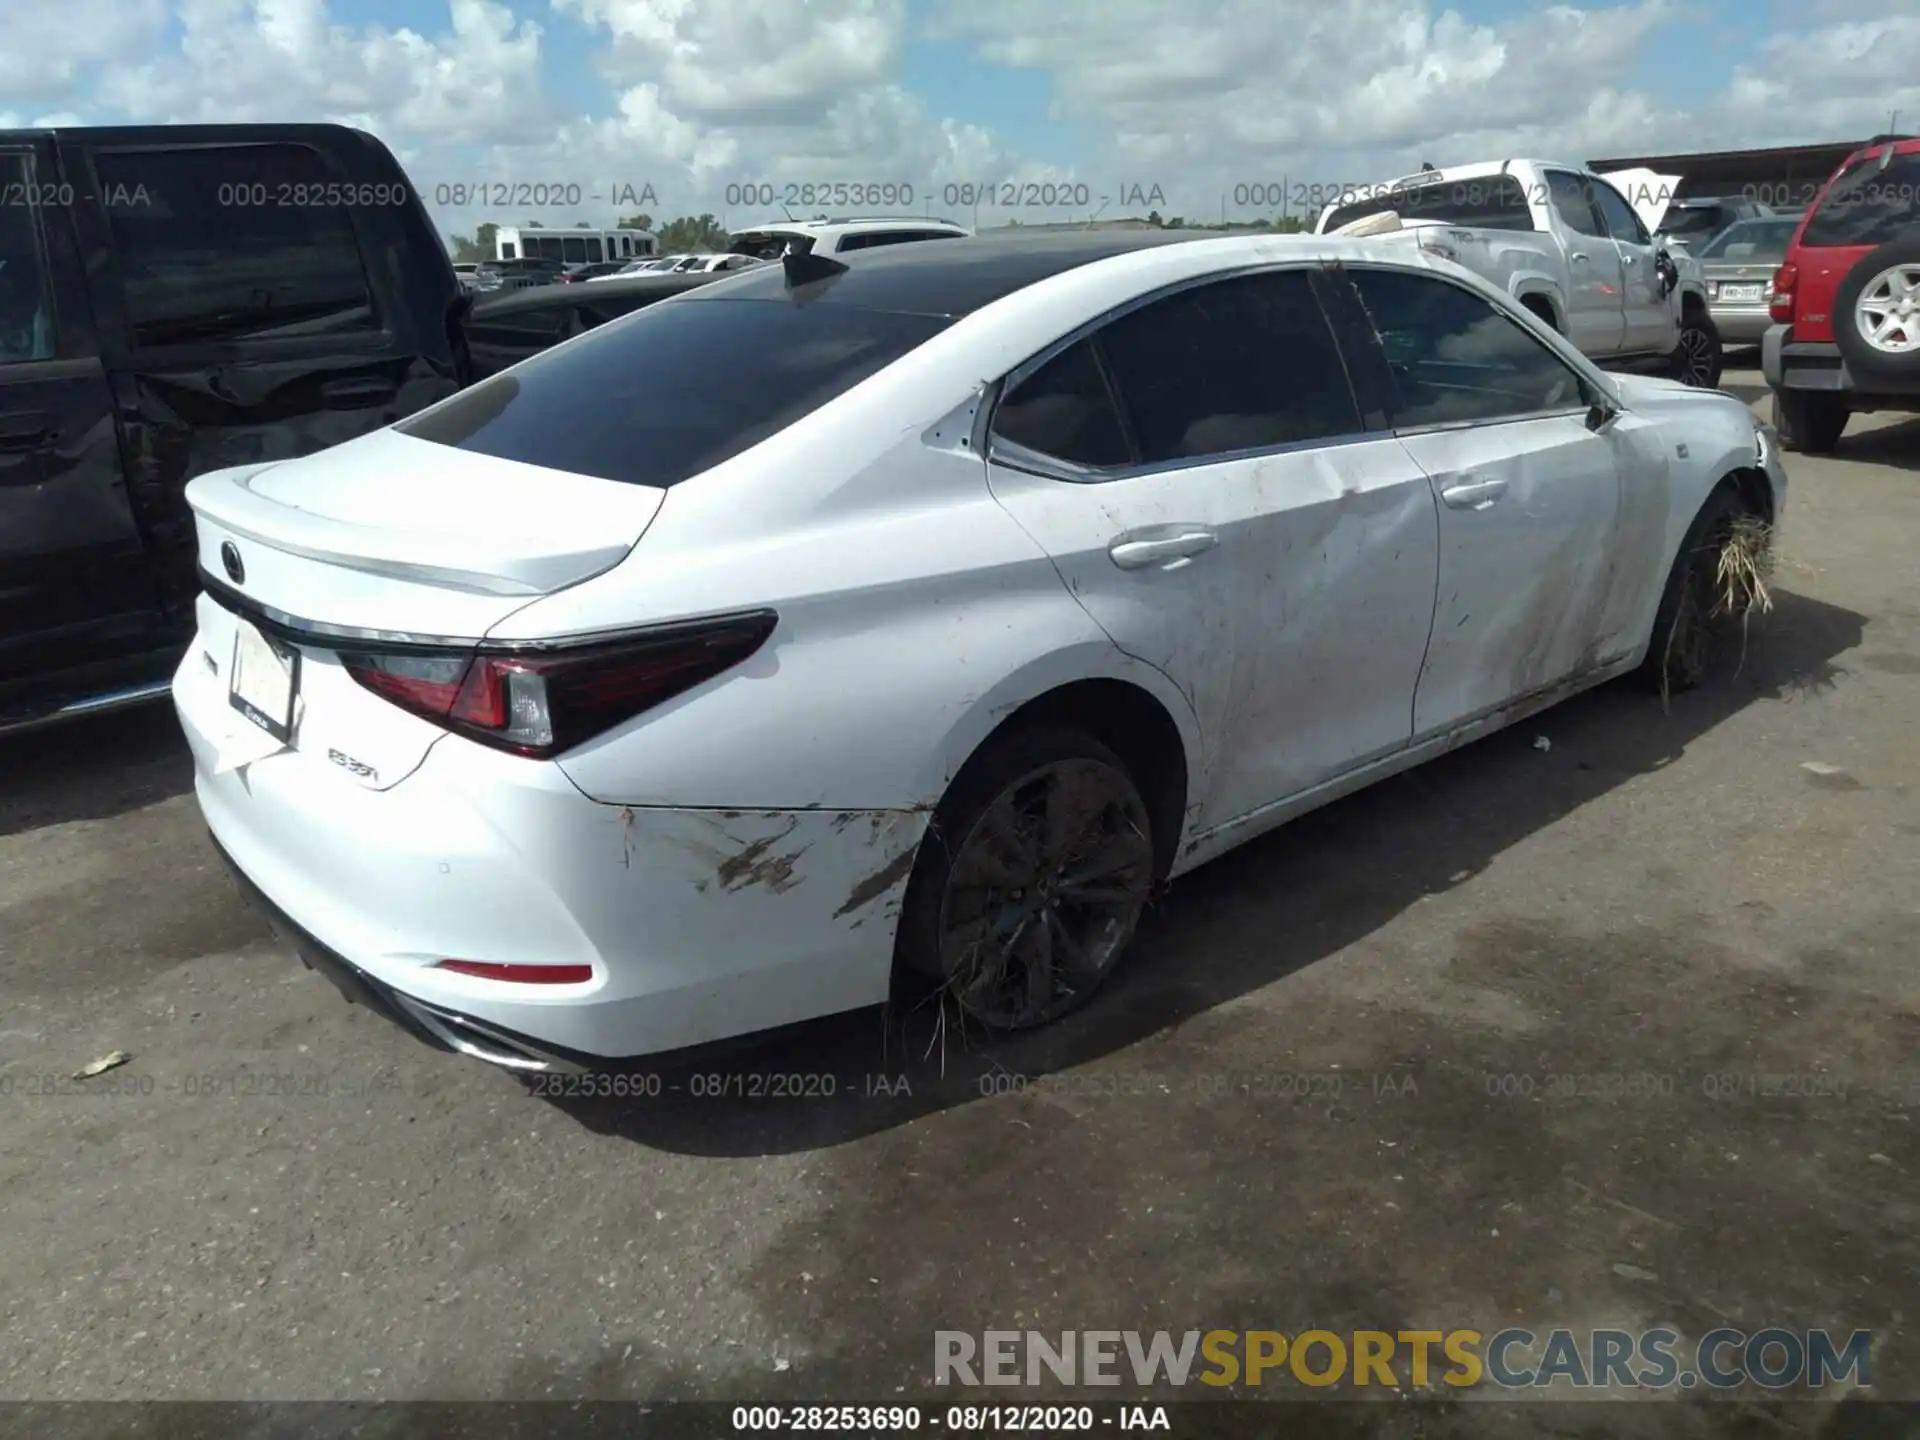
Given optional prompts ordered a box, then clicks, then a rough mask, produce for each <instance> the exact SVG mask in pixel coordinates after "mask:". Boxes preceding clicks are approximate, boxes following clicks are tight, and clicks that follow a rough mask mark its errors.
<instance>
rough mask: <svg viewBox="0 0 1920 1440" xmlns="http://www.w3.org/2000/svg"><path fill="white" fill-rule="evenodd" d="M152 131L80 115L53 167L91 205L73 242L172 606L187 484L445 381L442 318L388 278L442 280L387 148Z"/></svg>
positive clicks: (435, 393) (378, 414)
mask: <svg viewBox="0 0 1920 1440" xmlns="http://www.w3.org/2000/svg"><path fill="white" fill-rule="evenodd" d="M303 128H304V127H303ZM316 128H317V127H316ZM155 133H156V132H154V131H128V132H122V134H121V135H116V134H115V133H114V132H111V131H108V132H89V134H88V137H87V143H86V145H85V148H84V151H82V152H81V153H79V154H77V155H70V156H69V168H70V169H72V170H75V171H77V172H79V173H82V174H85V175H87V176H89V177H90V183H91V184H92V186H93V187H94V190H95V193H97V194H98V196H99V197H100V199H101V202H102V205H101V228H100V230H99V233H96V234H93V235H91V236H86V237H83V242H84V241H90V242H91V245H90V249H91V250H92V252H93V254H92V258H91V260H90V266H89V273H90V274H93V275H95V276H97V277H98V278H97V282H96V285H95V295H96V298H97V304H98V311H99V321H100V328H101V339H102V348H103V351H104V354H105V358H106V361H107V366H108V372H109V376H110V379H111V383H112V385H113V390H114V402H115V405H116V408H117V411H118V415H119V418H120V424H121V433H122V437H123V440H124V443H125V446H126V459H127V475H128V484H129V489H130V494H131V498H132V502H133V508H134V514H135V516H136V518H137V519H138V520H139V522H140V525H141V528H142V530H143V531H144V532H145V534H146V536H147V538H148V540H149V542H150V544H151V546H152V548H153V551H154V553H155V555H156V558H157V562H158V565H159V571H160V584H161V595H162V599H163V601H164V603H165V604H166V605H168V606H169V608H170V609H172V610H173V611H174V612H176V613H185V612H186V611H187V609H188V607H190V605H191V602H192V598H193V595H194V593H195V590H196V588H197V587H196V582H195V578H194V572H195V562H194V536H193V525H192V517H191V514H190V512H189V510H188V508H187V505H186V501H185V499H184V495H183V490H184V487H185V485H186V483H187V481H189V480H190V479H191V478H192V477H193V476H195V475H198V474H200V473H202V472H204V471H208V470H215V469H220V468H223V467H226V466H233V465H246V464H253V463H256V462H260V461H272V460H283V459H289V458H292V457H294V456H298V455H305V454H309V453H311V452H313V451H316V450H322V449H325V448H326V447H327V446H330V445H336V444H338V443H340V442H341V441H343V440H349V439H352V438H353V437H355V436H357V435H362V434H365V433H366V432H368V431H370V430H374V429H378V428H379V427H381V426H383V425H386V424H388V423H390V422H392V421H394V420H397V419H399V418H400V417H401V416H403V415H407V414H410V413H411V412H413V411H414V410H417V409H420V408H421V407H422V406H424V405H427V404H430V403H432V402H433V401H435V400H437V399H440V398H442V397H443V396H445V395H447V394H449V393H451V392H452V390H453V389H454V388H456V386H457V383H458V381H457V377H456V376H455V375H454V374H453V373H452V371H451V368H450V366H449V363H448V353H449V352H448V349H447V341H448V337H447V335H446V334H445V332H444V331H442V332H441V333H439V334H437V335H436V334H433V333H431V332H426V333H423V331H422V327H421V326H420V325H419V324H418V323H417V317H416V314H415V311H414V309H413V308H412V306H413V302H414V301H415V300H416V299H417V297H415V296H412V295H409V294H407V293H406V287H407V286H408V285H409V284H411V283H414V281H415V279H416V277H419V279H420V283H423V284H424V283H425V281H426V280H427V279H428V278H431V279H433V280H435V281H436V282H437V281H438V280H440V279H443V278H445V277H439V276H437V275H435V276H432V277H428V276H427V275H426V272H425V270H424V269H423V268H422V267H421V265H420V263H419V262H420V259H421V257H419V256H416V255H414V254H413V253H411V250H410V249H409V248H408V246H409V241H408V239H407V237H406V235H405V233H403V232H402V231H401V229H400V228H399V226H398V224H397V223H396V222H397V219H398V218H399V217H401V216H402V212H403V210H404V208H405V207H407V206H411V205H414V204H415V203H417V202H415V201H414V199H413V197H412V196H411V194H410V193H409V191H408V188H407V186H406V183H405V177H404V176H402V175H401V174H400V173H399V172H398V170H397V169H396V168H394V167H393V166H392V165H391V162H390V161H388V162H387V163H386V164H385V165H384V166H377V165H374V164H372V162H371V161H370V160H368V161H365V163H362V162H363V158H364V157H362V156H361V155H360V154H359V153H358V152H355V153H348V152H346V151H344V150H342V151H334V150H329V149H328V148H327V141H326V138H325V136H324V135H315V134H314V133H313V132H312V131H306V132H305V134H304V136H303V138H290V137H287V136H285V135H284V134H283V136H282V137H274V136H273V135H272V133H271V132H268V133H267V134H266V135H264V136H263V138H262V139H260V140H258V141H255V142H252V143H236V142H233V141H224V142H219V143H212V142H208V143H201V142H199V141H198V140H197V135H204V134H205V133H206V132H205V131H200V132H194V131H188V132H185V136H184V137H183V138H182V139H180V140H173V139H168V140H166V141H164V142H160V143H156V142H155V140H154V136H155ZM159 133H162V134H164V133H165V132H159ZM332 133H333V134H336V135H339V136H347V135H348V133H349V132H345V131H336V132H332ZM123 136H124V138H123ZM367 153H368V155H371V154H372V152H371V151H369V152H367ZM441 259H442V261H444V254H442V256H441ZM450 274H451V272H450V271H449V272H448V275H449V276H450ZM448 283H451V282H450V281H449V282H448ZM455 293H456V294H457V288H456V290H455Z"/></svg>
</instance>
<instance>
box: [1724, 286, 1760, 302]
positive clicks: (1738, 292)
mask: <svg viewBox="0 0 1920 1440" xmlns="http://www.w3.org/2000/svg"><path fill="white" fill-rule="evenodd" d="M1720 298H1721V299H1722V300H1758V299H1759V298H1760V287H1759V286H1758V285H1722V286H1721V287H1720Z"/></svg>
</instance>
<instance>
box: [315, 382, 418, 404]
mask: <svg viewBox="0 0 1920 1440" xmlns="http://www.w3.org/2000/svg"><path fill="white" fill-rule="evenodd" d="M399 392H400V387H399V386H398V385H397V384H395V383H394V382H393V381H391V380H388V379H385V378H382V377H380V376H375V377H374V378H372V379H369V380H329V381H327V382H326V384H324V385H322V386H321V387H320V398H321V399H322V400H323V401H325V402H326V405H327V407H328V408H329V409H332V410H351V409H354V408H356V407H358V406H361V405H384V404H385V403H386V402H387V401H389V400H391V399H393V397H394V396H395V395H397V394H398V393H399Z"/></svg>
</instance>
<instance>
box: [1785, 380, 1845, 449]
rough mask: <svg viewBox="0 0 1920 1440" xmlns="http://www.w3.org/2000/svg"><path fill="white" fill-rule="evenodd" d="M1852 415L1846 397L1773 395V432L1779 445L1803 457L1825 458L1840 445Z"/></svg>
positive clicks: (1819, 392)
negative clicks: (1816, 456)
mask: <svg viewBox="0 0 1920 1440" xmlns="http://www.w3.org/2000/svg"><path fill="white" fill-rule="evenodd" d="M1852 418H1853V412H1852V411H1851V410H1849V409H1848V408H1847V402H1846V399H1845V397H1843V396H1841V395H1839V394H1835V393H1831V392H1829V391H1825V390H1776V391H1774V392H1773V428H1774V429H1775V430H1776V431H1778V432H1779V435H1780V443H1781V444H1782V445H1784V446H1786V448H1787V449H1789V450H1798V451H1799V452H1800V453H1801V454H1803V455H1825V454H1827V453H1828V452H1829V451H1830V450H1832V449H1833V447H1834V446H1836V445H1838V444H1839V443H1840V435H1841V432H1842V431H1844V430H1845V429H1846V428H1847V421H1848V420H1850V419H1852Z"/></svg>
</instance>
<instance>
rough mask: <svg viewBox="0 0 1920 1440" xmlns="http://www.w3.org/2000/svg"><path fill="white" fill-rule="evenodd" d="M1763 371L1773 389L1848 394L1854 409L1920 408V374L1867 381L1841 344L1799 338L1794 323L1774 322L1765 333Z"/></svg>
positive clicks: (1762, 351)
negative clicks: (1854, 368)
mask: <svg viewBox="0 0 1920 1440" xmlns="http://www.w3.org/2000/svg"><path fill="white" fill-rule="evenodd" d="M1760 372H1761V374H1762V375H1764V376H1765V377H1766V381H1767V384H1768V386H1770V387H1771V388H1772V389H1775V390H1809V391H1819V392H1825V393H1827V394H1841V395H1845V396H1846V397H1847V404H1848V406H1849V408H1851V409H1854V410H1862V411H1866V410H1916V409H1920V378H1915V379H1911V380H1894V379H1888V378H1886V377H1884V376H1875V377H1874V378H1873V379H1872V380H1871V381H1870V382H1867V383H1863V382H1862V381H1861V380H1859V379H1858V378H1857V377H1856V376H1855V375H1854V374H1853V372H1852V370H1851V369H1849V368H1848V366H1847V362H1846V358H1845V357H1844V356H1842V355H1841V353H1840V347H1839V346H1838V345H1835V344H1832V343H1831V342H1828V341H1812V340H1802V341H1796V340H1794V339H1793V327H1792V326H1791V325H1774V326H1772V327H1770V328H1769V329H1768V330H1767V332H1766V334H1765V335H1763V336H1762V337H1761V340H1760Z"/></svg>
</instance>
